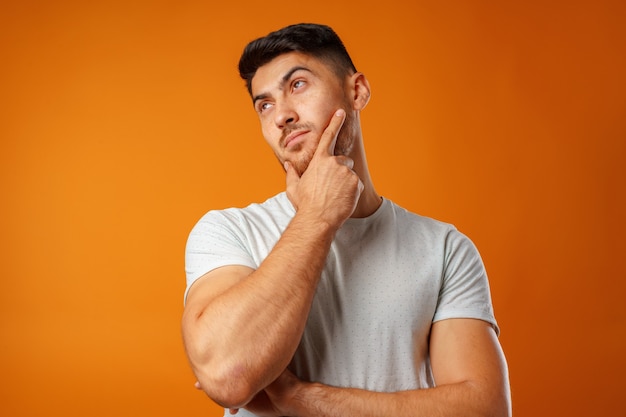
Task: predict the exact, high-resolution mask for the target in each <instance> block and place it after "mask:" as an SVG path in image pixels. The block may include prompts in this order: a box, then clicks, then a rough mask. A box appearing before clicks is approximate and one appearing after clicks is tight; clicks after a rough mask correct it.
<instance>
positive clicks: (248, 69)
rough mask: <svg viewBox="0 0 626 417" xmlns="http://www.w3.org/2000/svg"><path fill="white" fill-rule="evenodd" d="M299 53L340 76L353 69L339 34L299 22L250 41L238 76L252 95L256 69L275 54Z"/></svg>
mask: <svg viewBox="0 0 626 417" xmlns="http://www.w3.org/2000/svg"><path fill="white" fill-rule="evenodd" d="M288 52H302V53H304V54H307V55H311V56H313V57H315V58H318V59H321V60H324V61H326V62H327V63H328V64H329V65H330V66H331V67H332V69H333V70H334V72H335V73H336V74H337V75H338V76H340V77H344V76H346V75H348V74H350V73H354V72H356V68H355V67H354V64H353V63H352V59H351V58H350V55H348V51H347V50H346V47H345V46H344V45H343V42H342V41H341V39H339V36H337V34H336V33H335V31H333V30H332V29H331V28H330V27H329V26H326V25H319V24H312V23H300V24H296V25H290V26H287V27H284V28H282V29H280V30H277V31H275V32H271V33H269V34H268V35H267V36H264V37H262V38H258V39H256V40H254V41H252V42H250V43H249V44H248V45H247V46H246V47H245V48H244V50H243V53H242V54H241V58H240V59H239V75H240V76H241V78H243V79H244V81H245V82H246V87H247V88H248V93H250V94H252V78H253V77H254V75H255V74H256V72H257V70H258V69H259V68H260V67H262V66H263V65H265V64H267V63H268V62H270V61H271V60H273V59H274V58H276V57H277V56H279V55H282V54H285V53H288Z"/></svg>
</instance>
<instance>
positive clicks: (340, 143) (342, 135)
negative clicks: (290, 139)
mask: <svg viewBox="0 0 626 417" xmlns="http://www.w3.org/2000/svg"><path fill="white" fill-rule="evenodd" d="M354 135H356V132H355V128H354V117H352V116H351V115H350V114H349V113H348V114H347V115H346V120H345V121H344V123H343V126H342V127H341V130H340V131H339V134H338V135H337V142H336V144H335V155H344V156H347V155H350V153H351V152H352V149H353V148H354ZM316 149H317V147H315V148H314V149H301V155H299V157H298V159H297V160H292V161H290V162H291V164H292V165H293V167H294V168H295V170H296V172H297V173H298V175H299V176H302V174H304V172H305V171H306V169H307V168H308V167H309V164H310V163H311V159H313V155H314V154H315V151H316Z"/></svg>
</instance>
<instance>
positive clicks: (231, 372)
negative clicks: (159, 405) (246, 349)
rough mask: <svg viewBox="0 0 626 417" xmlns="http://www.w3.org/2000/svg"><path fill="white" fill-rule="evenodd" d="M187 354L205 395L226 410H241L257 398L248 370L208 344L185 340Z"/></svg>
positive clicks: (190, 339)
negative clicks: (212, 349) (216, 351)
mask: <svg viewBox="0 0 626 417" xmlns="http://www.w3.org/2000/svg"><path fill="white" fill-rule="evenodd" d="M184 339H185V340H184V342H185V343H184V345H185V351H186V353H187V358H188V359H189V364H190V365H191V369H192V371H193V373H194V375H195V376H196V379H197V381H198V383H199V385H200V388H201V389H202V391H204V392H205V393H206V394H207V395H208V396H209V398H211V400H213V401H214V402H216V403H217V404H219V405H221V406H222V407H225V408H241V407H243V406H244V405H245V404H247V403H248V402H250V400H251V399H252V398H254V396H255V395H256V391H255V390H254V388H253V386H252V384H251V382H250V381H249V378H248V377H247V372H246V371H245V370H246V367H245V366H244V365H243V364H241V363H237V362H235V361H234V358H233V357H232V356H230V357H224V356H223V355H219V354H216V353H215V352H212V351H211V350H210V349H209V348H207V343H203V342H202V341H199V340H193V338H190V337H185V338H184Z"/></svg>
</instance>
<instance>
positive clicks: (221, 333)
mask: <svg viewBox="0 0 626 417" xmlns="http://www.w3.org/2000/svg"><path fill="white" fill-rule="evenodd" d="M343 119H344V114H343V113H340V114H338V115H337V117H333V118H332V119H331V121H330V123H329V125H328V127H327V129H326V130H325V132H324V134H323V135H322V137H321V139H320V143H319V147H318V150H317V152H316V153H315V155H314V156H313V158H312V160H311V163H310V165H309V168H308V169H307V171H306V172H305V173H304V174H303V175H302V177H299V176H298V175H297V174H296V172H295V170H294V169H293V168H292V167H291V166H289V165H287V166H286V169H287V193H288V196H289V198H290V199H291V201H292V202H293V204H294V205H295V206H296V209H297V212H296V215H295V216H294V218H293V219H292V221H291V223H290V224H289V226H288V227H287V229H286V230H285V232H284V233H283V235H282V236H281V238H280V240H279V241H278V242H277V244H276V246H275V247H274V248H273V249H272V251H271V253H270V254H269V255H268V257H267V258H266V259H265V260H264V261H263V263H262V264H261V265H260V266H259V268H258V269H257V270H252V269H250V268H247V267H241V266H229V267H224V268H219V269H217V270H214V271H212V272H210V273H208V274H207V275H205V276H204V277H202V278H200V279H199V280H198V281H197V282H196V283H195V284H194V285H193V286H192V287H191V289H190V291H189V294H188V297H187V303H186V306H185V311H184V313H183V322H182V328H183V337H184V341H185V347H186V351H187V355H188V357H189V360H190V362H191V366H192V368H193V370H194V372H195V374H196V377H197V378H198V381H199V383H200V386H201V387H202V389H203V390H204V391H205V392H206V393H207V394H208V395H209V396H210V397H211V398H212V399H213V400H214V401H216V402H217V403H219V404H221V405H223V406H225V407H230V408H237V407H240V406H242V405H244V404H246V403H247V402H249V401H250V400H251V399H252V398H253V397H254V395H255V394H256V393H258V392H259V391H260V390H262V389H263V388H265V387H266V386H267V385H268V384H270V383H271V382H272V381H273V380H275V379H276V378H277V377H278V376H279V375H280V373H281V372H282V371H283V370H284V369H285V368H286V366H287V364H288V363H289V361H290V360H291V357H292V356H293V354H294V352H295V350H296V348H297V346H298V343H299V341H300V337H301V335H302V332H303V329H304V325H305V323H306V319H307V316H308V313H309V309H310V306H311V302H312V299H313V296H314V294H315V288H316V286H317V282H318V280H319V277H320V274H321V271H322V269H323V266H324V263H325V259H326V256H327V254H328V250H329V248H330V244H331V242H332V239H333V237H334V235H335V232H336V231H337V229H338V228H339V227H340V226H341V224H343V222H344V221H345V219H347V218H348V217H349V216H350V215H351V214H352V212H353V211H354V208H355V206H356V203H357V201H358V197H359V194H360V191H361V187H362V185H361V184H360V181H359V179H358V177H357V176H356V174H355V173H354V172H353V171H352V170H351V168H352V161H351V160H350V159H348V158H346V157H343V156H334V155H333V152H334V144H335V141H336V137H337V132H338V131H339V129H340V128H341V124H342V123H343Z"/></svg>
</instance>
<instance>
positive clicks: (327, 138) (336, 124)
mask: <svg viewBox="0 0 626 417" xmlns="http://www.w3.org/2000/svg"><path fill="white" fill-rule="evenodd" d="M345 119H346V112H345V111H344V110H343V109H339V110H337V111H336V112H335V114H334V115H333V117H332V118H331V119H330V122H329V123H328V126H326V129H324V133H322V137H321V138H320V143H319V144H318V146H317V151H316V152H315V153H318V152H328V155H331V156H333V155H335V145H336V144H337V136H338V135H339V131H340V130H341V126H343V122H344V120H345Z"/></svg>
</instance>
